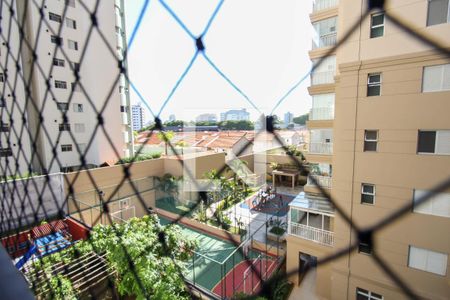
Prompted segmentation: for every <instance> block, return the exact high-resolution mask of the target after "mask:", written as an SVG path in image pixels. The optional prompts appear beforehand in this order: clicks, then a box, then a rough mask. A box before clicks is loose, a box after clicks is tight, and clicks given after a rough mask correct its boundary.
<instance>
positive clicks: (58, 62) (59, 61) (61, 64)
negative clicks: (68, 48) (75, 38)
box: [53, 58, 64, 67]
mask: <svg viewBox="0 0 450 300" xmlns="http://www.w3.org/2000/svg"><path fill="white" fill-rule="evenodd" d="M53 65H54V66H57V67H64V59H59V58H54V59H53Z"/></svg>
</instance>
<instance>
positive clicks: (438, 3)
mask: <svg viewBox="0 0 450 300" xmlns="http://www.w3.org/2000/svg"><path fill="white" fill-rule="evenodd" d="M442 23H450V5H449V0H428V16H427V26H432V25H437V24H442Z"/></svg>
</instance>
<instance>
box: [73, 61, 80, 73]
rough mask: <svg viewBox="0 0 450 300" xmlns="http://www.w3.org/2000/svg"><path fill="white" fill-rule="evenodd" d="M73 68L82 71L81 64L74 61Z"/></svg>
mask: <svg viewBox="0 0 450 300" xmlns="http://www.w3.org/2000/svg"><path fill="white" fill-rule="evenodd" d="M72 68H73V70H74V71H77V72H79V71H80V64H79V63H76V62H72Z"/></svg>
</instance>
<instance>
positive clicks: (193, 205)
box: [156, 170, 255, 235]
mask: <svg viewBox="0 0 450 300" xmlns="http://www.w3.org/2000/svg"><path fill="white" fill-rule="evenodd" d="M203 177H204V179H206V180H208V181H209V182H210V191H208V192H206V199H203V200H199V199H198V198H194V199H186V198H188V196H186V193H183V192H181V191H180V190H181V189H180V187H181V186H182V185H183V180H184V179H183V178H182V177H179V178H175V177H174V176H172V175H170V174H165V175H164V176H163V177H161V178H158V191H159V193H160V196H159V197H158V199H157V200H156V208H158V209H163V210H166V211H168V212H171V213H174V214H177V215H184V216H185V217H188V218H190V219H193V220H196V221H198V222H201V223H204V224H207V225H210V226H214V227H217V228H221V229H224V230H227V231H229V232H231V233H234V234H240V235H243V234H245V228H244V224H243V222H241V220H239V219H236V220H231V219H230V218H229V217H227V216H226V215H225V214H224V212H225V211H226V210H227V209H229V208H231V207H233V206H234V205H236V204H238V203H240V202H242V201H244V200H245V199H246V198H248V197H249V196H250V195H252V194H253V193H255V190H254V189H252V188H250V187H248V186H247V185H246V184H245V183H244V182H243V180H241V179H239V177H238V175H237V174H236V173H234V172H233V173H232V176H230V177H228V178H227V177H225V176H219V175H218V174H217V171H216V170H212V171H210V172H207V173H206V174H204V176H203ZM195 196H196V197H198V195H195Z"/></svg>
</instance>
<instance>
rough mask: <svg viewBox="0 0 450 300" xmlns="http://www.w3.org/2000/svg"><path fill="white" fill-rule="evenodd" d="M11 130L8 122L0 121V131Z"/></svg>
mask: <svg viewBox="0 0 450 300" xmlns="http://www.w3.org/2000/svg"><path fill="white" fill-rule="evenodd" d="M10 130H11V126H9V123H3V122H1V123H0V132H9V131H10Z"/></svg>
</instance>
